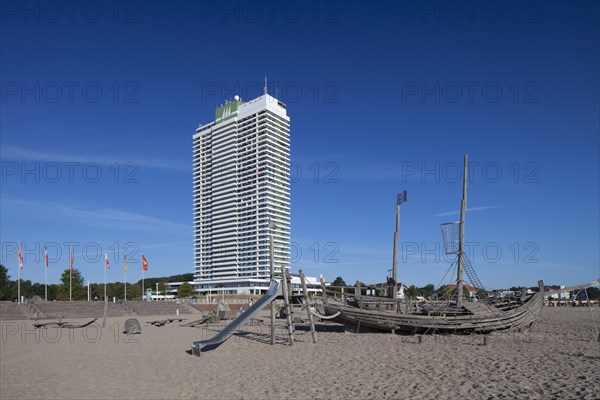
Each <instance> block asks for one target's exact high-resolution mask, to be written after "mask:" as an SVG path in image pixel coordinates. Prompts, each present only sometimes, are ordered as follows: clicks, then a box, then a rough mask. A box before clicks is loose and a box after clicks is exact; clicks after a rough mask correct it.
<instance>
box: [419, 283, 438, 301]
mask: <svg viewBox="0 0 600 400" xmlns="http://www.w3.org/2000/svg"><path fill="white" fill-rule="evenodd" d="M434 290H435V286H434V285H433V284H432V283H430V284H429V285H427V286H423V287H422V288H419V292H420V293H421V296H423V297H425V298H429V297H431V295H433V292H434Z"/></svg>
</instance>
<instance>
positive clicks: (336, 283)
mask: <svg viewBox="0 0 600 400" xmlns="http://www.w3.org/2000/svg"><path fill="white" fill-rule="evenodd" d="M331 285H332V286H346V282H345V281H344V278H342V277H341V276H338V277H337V278H335V279H334V280H333V282H332V283H331Z"/></svg>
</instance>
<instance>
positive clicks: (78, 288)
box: [56, 268, 87, 300]
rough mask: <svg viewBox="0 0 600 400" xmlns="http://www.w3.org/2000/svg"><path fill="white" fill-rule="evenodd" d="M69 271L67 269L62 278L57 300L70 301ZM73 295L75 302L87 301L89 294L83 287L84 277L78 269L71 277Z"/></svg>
mask: <svg viewBox="0 0 600 400" xmlns="http://www.w3.org/2000/svg"><path fill="white" fill-rule="evenodd" d="M69 275H70V272H69V269H68V268H67V269H65V270H64V271H63V273H62V275H61V276H60V281H61V285H60V287H59V289H58V293H57V296H56V297H57V300H69ZM71 295H72V299H73V300H85V299H86V297H87V293H86V290H85V288H84V287H83V276H82V275H81V272H79V270H78V269H74V270H73V276H72V277H71Z"/></svg>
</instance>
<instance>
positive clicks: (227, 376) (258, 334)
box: [0, 307, 600, 399]
mask: <svg viewBox="0 0 600 400" xmlns="http://www.w3.org/2000/svg"><path fill="white" fill-rule="evenodd" d="M187 317H188V318H190V317H189V316H187ZM594 317H595V319H596V323H600V308H598V307H596V308H595V310H594ZM164 318H165V317H164V316H163V317H156V318H153V317H139V318H138V320H139V321H140V322H141V323H142V334H141V335H134V336H129V337H128V336H126V335H124V334H123V333H122V329H123V326H124V322H125V320H126V318H111V319H109V320H108V323H107V326H106V328H104V329H102V328H100V327H99V326H98V325H92V326H90V327H89V328H87V329H84V330H82V329H78V330H73V331H69V330H67V329H62V330H59V329H56V328H48V329H46V330H35V329H33V327H32V322H31V321H2V322H1V324H2V326H1V329H2V330H1V332H2V338H1V342H0V345H1V348H0V389H1V390H0V398H1V399H165V398H173V399H265V398H269V399H286V398H294V399H315V398H323V399H330V398H333V399H346V398H357V399H382V398H383V399H398V398H407V397H410V398H416V399H430V398H456V399H466V398H470V399H557V398H565V399H598V398H599V396H600V377H599V367H600V343H598V342H597V340H596V336H595V333H594V328H593V324H592V319H591V316H590V311H589V310H588V309H586V308H545V309H544V310H543V312H542V315H541V318H540V320H539V321H538V323H537V324H536V326H535V327H534V328H533V329H532V330H531V331H530V332H527V333H494V334H491V335H488V337H487V345H483V337H482V336H479V335H478V336H439V335H436V336H427V337H425V339H424V341H423V343H419V342H418V340H417V339H418V338H417V337H414V336H400V335H392V334H378V333H364V334H363V333H360V334H355V333H350V332H345V333H341V332H320V333H319V343H317V344H313V343H312V342H311V339H310V334H309V333H308V332H298V342H296V343H295V344H294V346H289V345H287V344H286V336H285V330H284V329H283V326H281V325H280V326H279V327H278V330H277V333H278V341H277V342H278V343H277V344H276V345H275V346H271V345H270V344H267V343H266V342H268V341H269V337H268V333H269V331H270V328H269V326H268V325H262V326H251V327H246V333H244V334H241V335H238V336H235V337H232V338H231V339H230V340H229V341H227V342H226V343H224V344H223V345H222V346H221V347H219V348H217V349H215V350H212V351H209V352H206V353H203V354H202V356H201V357H194V356H191V355H189V354H188V353H187V352H186V351H188V350H189V349H190V347H191V343H192V342H193V341H195V340H200V339H203V338H208V337H210V336H212V335H213V334H214V332H215V329H218V328H219V327H218V326H217V327H212V328H211V329H206V328H205V329H199V328H188V327H181V326H179V323H172V324H168V325H166V326H163V327H154V326H149V325H147V324H146V322H147V321H152V320H154V319H164ZM192 318H193V317H192ZM73 321H74V322H83V321H85V320H73ZM280 323H281V321H280ZM69 332H71V335H70V334H69Z"/></svg>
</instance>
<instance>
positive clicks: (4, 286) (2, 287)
mask: <svg viewBox="0 0 600 400" xmlns="http://www.w3.org/2000/svg"><path fill="white" fill-rule="evenodd" d="M11 291H12V290H11V281H10V275H8V268H6V267H5V266H4V265H2V264H0V300H12V295H11Z"/></svg>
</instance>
